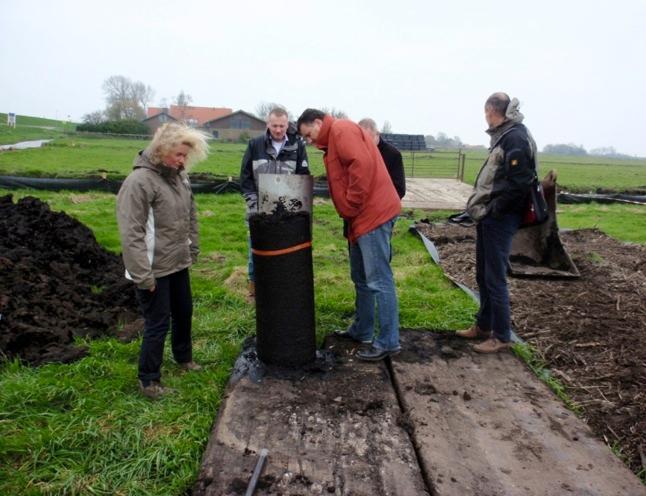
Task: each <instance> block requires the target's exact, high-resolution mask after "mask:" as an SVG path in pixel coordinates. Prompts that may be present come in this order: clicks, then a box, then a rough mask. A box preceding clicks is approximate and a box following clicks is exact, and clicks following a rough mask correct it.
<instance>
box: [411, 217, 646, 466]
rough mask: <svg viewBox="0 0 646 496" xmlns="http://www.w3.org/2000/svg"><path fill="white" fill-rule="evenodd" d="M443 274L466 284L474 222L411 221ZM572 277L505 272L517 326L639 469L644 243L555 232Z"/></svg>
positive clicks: (645, 438)
mask: <svg viewBox="0 0 646 496" xmlns="http://www.w3.org/2000/svg"><path fill="white" fill-rule="evenodd" d="M417 227H418V229H419V230H420V231H421V232H422V233H423V234H425V235H426V236H427V237H428V238H429V239H431V240H432V241H433V242H434V243H435V245H436V247H437V249H438V252H439V254H440V264H441V265H442V268H443V269H444V271H445V273H447V274H448V275H450V276H452V277H454V278H455V279H456V280H457V281H459V282H462V283H463V284H465V285H467V286H468V287H470V288H472V289H477V285H476V282H475V234H476V233H475V228H465V227H462V226H455V225H449V224H432V225H430V224H426V223H418V224H417ZM560 236H561V240H562V241H563V244H564V245H565V247H566V249H567V251H568V252H569V254H570V256H571V258H572V260H573V261H574V263H575V264H576V266H577V267H578V269H579V271H580V272H581V277H580V278H579V279H572V280H565V279H529V278H510V279H509V290H510V297H511V308H512V319H513V323H512V324H513V326H514V329H515V331H516V333H517V334H518V335H519V336H520V337H521V338H523V339H525V340H526V341H527V342H528V343H529V344H531V345H532V346H533V347H535V348H536V349H537V350H538V352H539V353H540V354H541V356H542V357H543V358H544V360H545V362H546V366H547V367H548V368H549V369H550V370H551V373H552V374H553V375H554V376H555V377H557V378H558V379H559V380H560V381H561V382H562V383H563V384H564V385H565V386H566V388H567V393H568V395H569V396H570V397H571V398H572V399H573V400H574V402H575V403H576V404H577V405H578V406H579V407H580V408H581V412H582V417H583V419H584V420H585V421H586V422H587V423H588V424H589V425H590V426H591V427H592V429H593V430H594V432H595V433H596V434H597V435H598V436H599V437H600V438H602V439H604V440H605V442H606V443H607V444H608V445H609V446H613V447H619V448H620V449H621V453H622V454H623V455H624V457H625V459H626V461H627V463H628V465H629V466H630V468H631V469H632V470H633V471H635V472H636V473H638V472H639V471H640V470H644V469H645V468H646V305H645V304H644V303H645V302H646V277H645V276H646V246H643V245H637V244H632V243H622V242H620V241H617V240H615V239H613V238H611V237H609V236H607V235H605V234H604V233H602V232H601V231H598V230H594V229H584V230H577V231H568V232H562V233H561V235H560Z"/></svg>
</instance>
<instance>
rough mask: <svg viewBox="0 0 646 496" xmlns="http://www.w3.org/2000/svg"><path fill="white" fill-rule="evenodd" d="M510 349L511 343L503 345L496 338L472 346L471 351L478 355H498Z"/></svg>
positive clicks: (502, 342)
mask: <svg viewBox="0 0 646 496" xmlns="http://www.w3.org/2000/svg"><path fill="white" fill-rule="evenodd" d="M509 348H511V342H508V343H505V342H504V341H500V339H498V338H489V339H487V340H486V341H483V342H482V343H479V344H474V345H473V351H477V352H478V353H498V352H499V351H504V350H508V349H509Z"/></svg>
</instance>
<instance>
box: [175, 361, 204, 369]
mask: <svg viewBox="0 0 646 496" xmlns="http://www.w3.org/2000/svg"><path fill="white" fill-rule="evenodd" d="M177 365H179V368H180V369H182V370H188V371H193V372H197V371H198V370H202V366H201V365H200V364H199V363H195V362H194V361H192V360H191V361H190V362H184V363H178V364H177Z"/></svg>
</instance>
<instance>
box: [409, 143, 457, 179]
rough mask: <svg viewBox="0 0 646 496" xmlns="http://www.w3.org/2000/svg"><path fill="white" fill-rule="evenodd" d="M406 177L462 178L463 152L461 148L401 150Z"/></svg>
mask: <svg viewBox="0 0 646 496" xmlns="http://www.w3.org/2000/svg"><path fill="white" fill-rule="evenodd" d="M402 158H403V160H404V172H405V173H406V177H439V178H452V179H459V180H460V181H462V180H464V162H465V154H464V153H463V152H462V151H461V150H447V151H411V152H407V151H404V152H402Z"/></svg>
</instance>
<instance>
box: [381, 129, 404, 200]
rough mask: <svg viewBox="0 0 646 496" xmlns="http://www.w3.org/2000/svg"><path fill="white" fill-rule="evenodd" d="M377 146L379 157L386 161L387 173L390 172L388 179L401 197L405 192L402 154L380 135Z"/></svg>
mask: <svg viewBox="0 0 646 496" xmlns="http://www.w3.org/2000/svg"><path fill="white" fill-rule="evenodd" d="M377 148H379V152H380V153H381V157H382V158H383V159H384V162H385V163H386V169H388V174H390V179H392V181H393V185H394V186H395V189H396V190H397V194H398V195H399V198H403V197H404V195H405V194H406V177H405V176H404V162H403V160H402V154H401V153H399V150H398V149H397V148H395V147H394V146H393V145H391V144H390V143H388V142H387V141H384V140H383V138H381V137H380V138H379V144H378V145H377Z"/></svg>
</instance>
